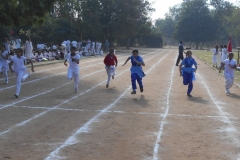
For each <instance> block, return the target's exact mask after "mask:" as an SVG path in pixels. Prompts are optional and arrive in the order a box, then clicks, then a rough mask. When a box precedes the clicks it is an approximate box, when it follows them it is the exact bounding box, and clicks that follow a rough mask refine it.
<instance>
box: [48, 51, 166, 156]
mask: <svg viewBox="0 0 240 160" xmlns="http://www.w3.org/2000/svg"><path fill="white" fill-rule="evenodd" d="M168 54H169V53H168ZM168 54H167V55H168ZM167 55H165V56H164V57H162V58H161V59H159V61H158V62H157V63H155V64H154V65H153V66H152V67H151V68H150V69H149V70H148V71H147V72H146V73H148V72H150V71H151V70H152V69H153V68H154V67H155V66H156V65H157V64H159V63H160V62H161V61H162V59H164V58H165V57H166V56H167ZM131 87H132V86H129V87H128V88H127V89H126V90H125V91H124V92H123V94H121V95H120V96H119V97H118V98H117V99H116V100H115V101H114V102H113V103H111V104H110V105H109V106H107V107H106V108H104V109H103V110H102V111H101V112H100V113H98V114H97V115H95V116H94V117H93V118H92V119H90V120H89V121H88V122H87V123H85V124H84V125H83V126H82V127H80V128H79V129H78V130H77V131H76V132H75V133H74V134H73V135H71V136H70V137H68V138H67V139H66V141H65V142H64V143H63V144H62V145H61V146H59V147H58V148H56V149H55V150H54V151H52V152H51V153H50V154H49V155H48V157H46V158H45V160H56V159H59V158H60V156H59V155H58V153H59V151H60V150H61V149H63V148H65V147H67V146H70V145H72V144H76V143H77V142H78V140H77V135H78V134H80V133H83V132H86V131H88V128H89V126H90V125H91V124H92V123H93V122H95V121H97V119H98V117H100V116H101V115H102V114H104V113H106V112H107V111H108V110H109V109H110V108H112V107H113V106H114V105H115V104H116V103H117V102H118V101H119V100H120V99H121V98H122V97H123V96H124V95H125V94H126V93H127V92H128V91H129V90H130V89H131Z"/></svg>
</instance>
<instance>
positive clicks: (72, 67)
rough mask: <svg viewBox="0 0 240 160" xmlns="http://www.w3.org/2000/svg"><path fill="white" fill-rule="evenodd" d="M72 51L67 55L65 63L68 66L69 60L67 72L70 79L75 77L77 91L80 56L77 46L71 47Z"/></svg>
mask: <svg viewBox="0 0 240 160" xmlns="http://www.w3.org/2000/svg"><path fill="white" fill-rule="evenodd" d="M70 50H71V53H70V54H68V55H67V58H66V60H65V61H64V65H65V66H68V64H67V63H66V62H67V61H68V63H69V67H68V73H67V78H68V79H70V80H71V79H72V78H73V79H74V88H75V92H77V91H78V84H79V70H80V68H79V61H80V56H79V55H78V54H76V48H75V47H71V49H70Z"/></svg>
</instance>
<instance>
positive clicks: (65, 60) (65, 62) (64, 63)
mask: <svg viewBox="0 0 240 160" xmlns="http://www.w3.org/2000/svg"><path fill="white" fill-rule="evenodd" d="M66 62H67V59H65V61H64V63H63V64H64V65H65V66H66V67H67V63H66Z"/></svg>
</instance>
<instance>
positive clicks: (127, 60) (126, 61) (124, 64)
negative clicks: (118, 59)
mask: <svg viewBox="0 0 240 160" xmlns="http://www.w3.org/2000/svg"><path fill="white" fill-rule="evenodd" d="M129 60H130V57H128V58H127V60H126V61H125V63H124V64H123V65H122V66H125V64H126V63H127V62H128V61H129Z"/></svg>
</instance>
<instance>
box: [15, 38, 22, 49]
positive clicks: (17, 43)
mask: <svg viewBox="0 0 240 160" xmlns="http://www.w3.org/2000/svg"><path fill="white" fill-rule="evenodd" d="M16 48H17V49H18V48H21V39H16Z"/></svg>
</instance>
